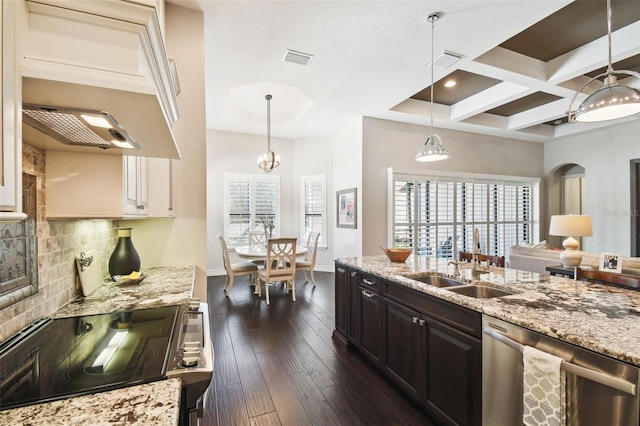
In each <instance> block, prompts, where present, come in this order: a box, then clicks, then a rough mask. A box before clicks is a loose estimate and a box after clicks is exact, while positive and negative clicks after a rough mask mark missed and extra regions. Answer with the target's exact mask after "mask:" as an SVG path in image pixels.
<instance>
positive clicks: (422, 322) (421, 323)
mask: <svg viewBox="0 0 640 426" xmlns="http://www.w3.org/2000/svg"><path fill="white" fill-rule="evenodd" d="M418 323H419V324H420V327H423V326H424V323H426V321H425V320H423V319H421V320H418Z"/></svg>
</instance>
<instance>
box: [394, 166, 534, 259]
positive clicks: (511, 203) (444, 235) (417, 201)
mask: <svg viewBox="0 0 640 426" xmlns="http://www.w3.org/2000/svg"><path fill="white" fill-rule="evenodd" d="M389 174H390V175H389V178H390V180H389V184H390V185H391V187H392V196H391V198H392V199H391V202H390V203H389V208H390V210H391V211H390V212H389V213H390V214H389V217H390V218H391V221H392V224H391V228H392V229H391V232H390V235H391V239H392V241H393V245H394V246H395V247H406V248H411V249H413V251H414V252H415V253H417V254H420V255H426V256H431V257H441V258H457V257H458V253H459V252H460V251H473V230H474V229H475V228H477V229H478V230H479V233H480V250H481V251H482V253H485V254H491V255H499V256H504V255H506V254H508V252H509V248H510V247H511V246H513V245H515V244H521V243H524V242H532V241H534V240H537V237H538V232H537V229H538V221H539V220H538V216H537V208H534V206H537V204H538V196H539V195H538V186H539V181H538V180H537V179H528V178H518V177H500V176H491V177H484V176H478V177H469V176H468V175H465V176H456V175H436V176H432V175H419V174H403V173H397V172H394V171H393V170H391V169H390V170H389Z"/></svg>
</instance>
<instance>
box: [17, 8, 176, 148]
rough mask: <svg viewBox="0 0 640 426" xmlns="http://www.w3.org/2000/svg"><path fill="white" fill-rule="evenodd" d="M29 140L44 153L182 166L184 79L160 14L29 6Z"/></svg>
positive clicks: (25, 91) (25, 102)
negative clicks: (176, 127) (171, 56)
mask: <svg viewBox="0 0 640 426" xmlns="http://www.w3.org/2000/svg"><path fill="white" fill-rule="evenodd" d="M25 4H26V6H27V7H26V8H25V19H24V24H25V25H26V28H25V32H24V33H26V34H28V40H27V42H25V43H24V46H25V54H24V56H23V60H22V61H23V62H22V106H23V109H22V117H23V126H22V138H23V140H24V141H25V142H26V143H29V144H31V145H34V146H36V147H39V148H42V149H45V150H56V151H76V152H86V153H93V154H95V153H101V152H102V153H105V154H115V155H135V156H144V157H158V158H173V159H179V158H180V152H179V150H178V146H177V144H176V140H175V137H174V135H173V124H174V123H175V121H176V120H177V119H178V114H179V113H178V103H177V93H176V92H177V90H176V89H177V87H178V82H177V76H176V73H175V67H171V66H170V64H169V60H168V59H167V56H166V52H165V49H164V41H163V39H162V34H161V26H160V21H159V17H158V14H157V12H156V9H155V8H153V7H150V6H145V5H141V4H137V3H131V2H123V1H109V0H98V1H90V2H78V1H75V0H26V1H25Z"/></svg>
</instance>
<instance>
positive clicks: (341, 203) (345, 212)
mask: <svg viewBox="0 0 640 426" xmlns="http://www.w3.org/2000/svg"><path fill="white" fill-rule="evenodd" d="M336 210H337V211H336V220H337V226H338V228H351V229H356V228H358V189H357V188H350V189H343V190H342V191H337V192H336Z"/></svg>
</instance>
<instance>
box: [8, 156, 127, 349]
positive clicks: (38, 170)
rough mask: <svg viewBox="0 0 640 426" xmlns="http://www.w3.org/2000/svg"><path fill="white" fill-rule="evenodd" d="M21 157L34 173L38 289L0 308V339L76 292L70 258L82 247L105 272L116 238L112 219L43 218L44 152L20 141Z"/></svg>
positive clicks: (23, 165)
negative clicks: (32, 294)
mask: <svg viewBox="0 0 640 426" xmlns="http://www.w3.org/2000/svg"><path fill="white" fill-rule="evenodd" d="M22 156H23V158H22V167H23V171H24V172H25V173H29V174H32V175H35V176H36V182H37V183H36V185H37V203H38V214H37V235H38V237H37V239H38V293H37V294H36V295H34V296H31V297H29V298H27V299H25V300H23V301H21V302H18V303H16V304H15V305H12V306H9V307H7V308H6V309H3V310H1V311H0V342H1V341H4V340H6V339H7V338H8V337H10V336H11V335H13V334H15V333H16V332H17V331H19V330H20V329H22V328H23V327H25V326H26V325H28V324H30V323H31V322H33V321H34V320H36V319H37V318H39V317H42V316H47V315H49V314H51V313H52V312H54V311H56V310H57V309H59V308H60V307H62V306H63V305H65V304H66V303H68V302H69V301H71V300H72V299H74V298H76V297H78V296H80V295H81V290H80V283H79V282H78V279H77V273H76V266H75V258H76V256H78V255H79V254H80V253H81V252H83V251H84V252H85V253H87V254H91V255H92V256H94V259H95V260H96V261H98V262H99V265H100V267H101V270H102V271H104V276H105V277H106V276H107V275H108V268H107V263H108V261H109V256H110V255H111V252H112V251H113V248H114V247H115V245H116V241H117V229H118V221H117V220H65V221H62V220H56V221H47V220H46V219H45V197H46V193H45V183H44V176H45V161H46V154H45V152H44V151H43V150H40V149H38V148H35V147H33V146H31V145H28V144H23V149H22ZM78 202H79V203H80V202H82V199H81V198H79V199H78Z"/></svg>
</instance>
